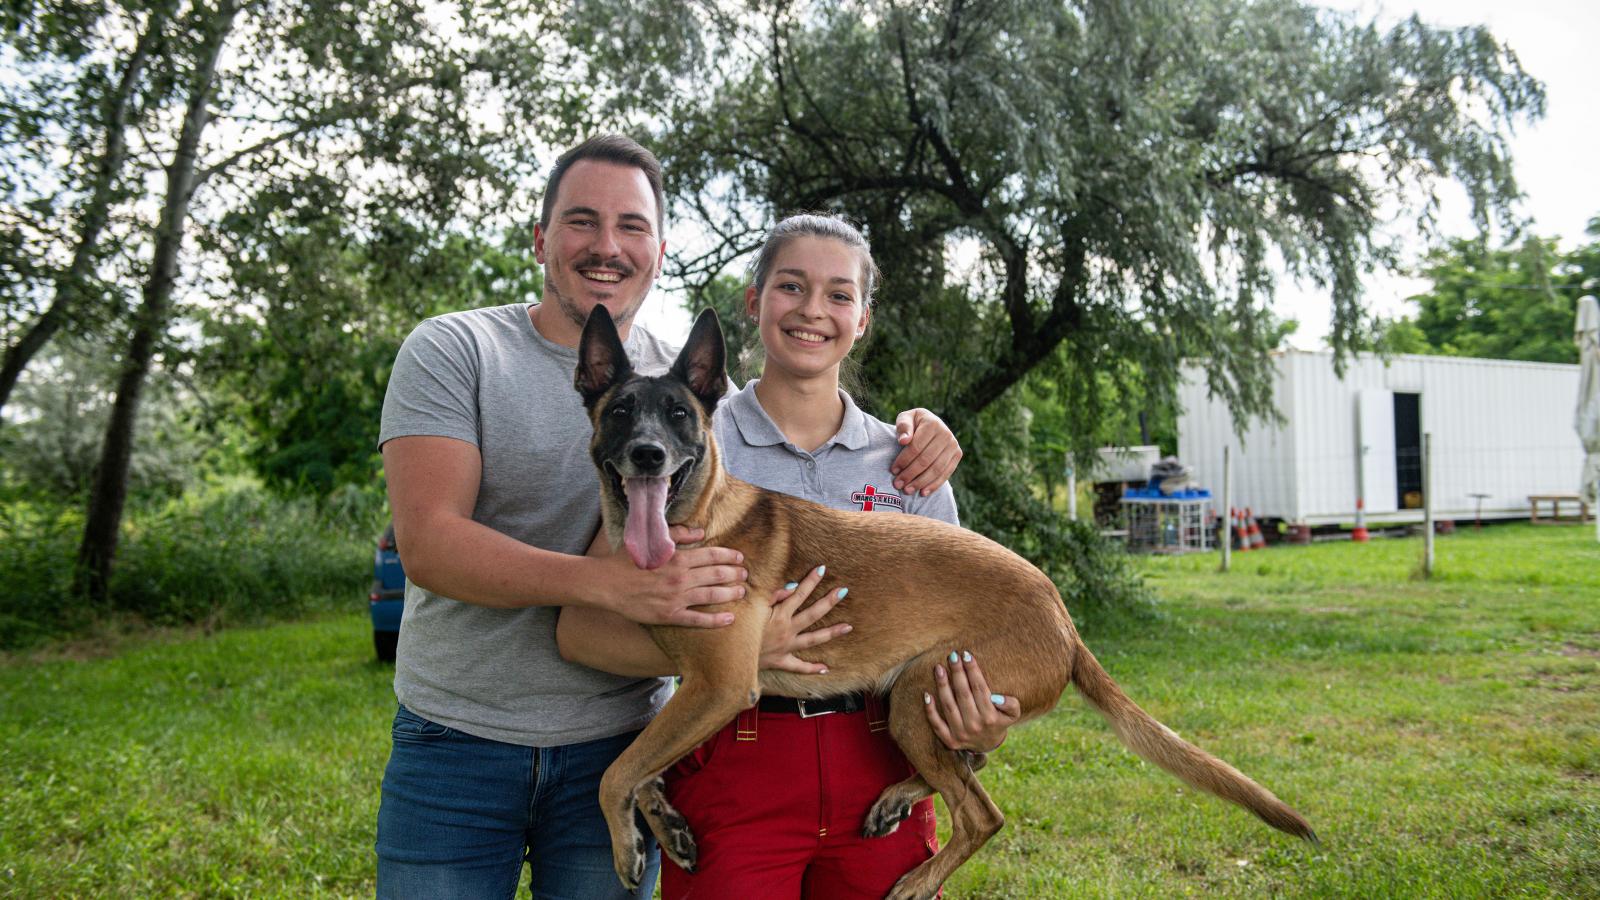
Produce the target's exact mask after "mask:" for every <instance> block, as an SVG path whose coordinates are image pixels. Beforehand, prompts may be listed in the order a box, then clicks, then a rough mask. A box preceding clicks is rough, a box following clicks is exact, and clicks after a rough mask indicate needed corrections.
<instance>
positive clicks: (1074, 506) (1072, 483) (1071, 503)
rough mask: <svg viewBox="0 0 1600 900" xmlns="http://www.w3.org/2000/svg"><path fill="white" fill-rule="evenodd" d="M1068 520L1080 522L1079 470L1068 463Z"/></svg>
mask: <svg viewBox="0 0 1600 900" xmlns="http://www.w3.org/2000/svg"><path fill="white" fill-rule="evenodd" d="M1067 518H1068V519H1071V520H1072V521H1074V522H1076V521H1078V470H1077V469H1076V468H1074V467H1073V465H1072V463H1071V462H1068V463H1067Z"/></svg>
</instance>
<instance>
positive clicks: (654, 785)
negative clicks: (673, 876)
mask: <svg viewBox="0 0 1600 900" xmlns="http://www.w3.org/2000/svg"><path fill="white" fill-rule="evenodd" d="M638 801H639V811H640V812H642V813H643V814H644V817H645V821H647V822H649V823H650V827H651V829H652V830H653V831H655V833H656V837H657V839H659V840H660V842H661V852H662V853H665V854H666V855H667V858H668V859H670V860H672V861H673V862H674V863H675V864H677V866H678V868H680V869H683V870H684V871H685V872H689V873H693V872H694V867H695V863H696V862H697V861H698V859H699V849H698V848H697V847H696V846H695V841H694V832H693V831H691V830H690V829H689V821H688V820H687V819H685V818H684V817H683V814H682V813H680V812H678V810H677V809H676V808H675V807H673V805H672V804H671V803H670V802H669V801H668V800H667V789H666V782H664V781H662V780H661V779H660V778H655V779H653V780H651V781H648V782H645V784H643V785H642V786H640V788H639V793H638Z"/></svg>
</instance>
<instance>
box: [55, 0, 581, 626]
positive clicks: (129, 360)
mask: <svg viewBox="0 0 1600 900" xmlns="http://www.w3.org/2000/svg"><path fill="white" fill-rule="evenodd" d="M449 12H454V13H456V14H457V15H458V16H459V19H457V20H456V21H454V22H448V23H447V26H446V27H439V26H436V24H435V21H436V19H437V18H438V17H446V18H447V16H446V13H449ZM486 13H492V14H502V15H504V16H506V18H507V19H509V20H511V21H510V22H504V21H501V20H500V19H498V18H496V17H495V16H494V15H486ZM530 15H531V13H530V12H529V10H527V9H526V8H524V7H522V6H521V4H519V3H517V2H515V0H510V2H503V3H499V2H497V3H494V4H492V5H487V6H485V7H483V8H479V7H478V6H477V5H476V4H474V3H472V2H470V0H468V2H463V3H460V4H458V5H456V6H454V7H452V8H450V9H449V10H444V9H437V8H433V7H430V6H428V5H426V4H423V3H420V2H410V0H386V2H358V3H346V4H339V5H332V6H330V5H328V4H326V3H323V2H321V0H290V2H287V3H277V2H273V0H215V5H207V4H206V3H204V2H197V3H194V4H192V5H190V6H188V7H186V8H185V9H184V10H183V15H182V16H181V17H180V19H179V21H177V22H176V23H175V27H174V29H173V33H174V35H176V36H177V37H175V38H174V40H173V42H172V46H171V48H170V54H169V56H168V58H167V59H168V63H169V65H170V67H171V71H172V72H173V73H174V76H173V77H174V80H175V84H176V85H177V86H176V88H175V89H174V97H175V102H176V103H178V106H177V107H176V108H169V109H164V110H158V111H155V112H152V113H150V114H149V117H148V118H149V120H148V121H147V122H146V123H145V124H146V125H147V126H151V131H152V133H153V137H152V139H151V140H150V142H149V146H148V147H147V149H148V150H149V151H150V152H153V153H157V154H159V155H160V156H161V157H162V158H163V159H164V160H165V165H164V170H165V175H166V178H165V182H164V184H163V191H164V193H162V194H161V195H160V196H159V197H148V198H142V199H144V200H146V201H147V203H153V202H156V201H159V204H158V205H159V209H160V215H159V218H158V220H157V221H156V222H154V223H151V224H150V225H149V226H148V231H143V230H136V231H135V234H144V235H146V236H147V238H148V241H149V247H150V258H149V262H148V264H146V265H143V266H141V271H140V275H139V277H140V280H141V281H142V285H141V289H140V292H139V293H140V297H139V303H138V305H137V310H136V311H135V313H134V314H133V315H132V317H131V324H130V327H129V329H128V335H127V337H126V342H125V344H123V345H122V347H121V348H119V349H120V351H121V359H122V376H121V378H120V380H119V382H118V385H117V390H116V399H115V402H114V403H113V406H112V414H111V417H110V420H109V422H108V425H107V429H106V437H105V441H104V444H103V449H102V453H101V458H100V463H99V465H98V466H97V467H96V473H95V482H94V487H93V489H92V490H91V493H90V497H89V510H88V515H87V519H86V523H85V528H84V536H83V542H82V544H81V546H80V551H79V567H78V578H77V588H78V589H79V590H80V591H82V592H85V593H87V594H88V595H89V596H91V597H94V598H97V599H98V598H103V597H104V594H105V590H106V585H107V584H108V583H109V573H110V567H111V564H112V560H113V558H114V556H115V551H116V544H117V535H118V528H119V524H120V521H121V516H122V507H123V504H124V501H125V496H126V490H127V485H126V476H127V471H128V460H129V457H130V453H131V448H132V445H133V443H134V441H135V439H136V435H135V432H134V423H135V422H136V421H137V415H138V408H139V405H140V402H141V395H142V392H143V390H144V386H145V383H146V381H147V379H148V378H149V376H150V374H151V372H152V370H153V369H154V368H155V367H156V366H157V365H158V364H159V363H160V362H161V361H162V359H163V358H165V359H166V360H167V361H168V362H171V361H172V360H173V359H174V358H176V357H181V356H182V354H181V353H180V352H177V351H178V349H179V347H180V344H179V342H177V341H174V340H173V336H172V334H171V330H172V325H173V323H174V321H175V320H176V319H177V318H178V315H179V313H180V311H181V310H182V308H183V307H182V302H183V300H184V298H183V297H182V296H180V293H179V291H180V287H187V288H189V289H190V290H191V291H192V290H193V289H194V288H196V287H199V286H201V285H204V284H205V282H206V280H207V279H205V278H204V277H195V278H193V279H192V280H191V281H190V282H189V283H188V284H186V285H185V284H180V282H182V281H183V271H182V265H181V263H182V257H183V254H184V245H185V241H186V238H188V237H189V236H190V233H191V232H192V231H195V230H200V229H197V228H196V224H195V223H194V222H193V221H192V219H191V216H190V210H191V208H192V206H193V205H194V203H195V202H196V201H195V198H196V196H197V192H199V191H201V189H203V188H209V190H210V193H208V194H207V195H206V196H205V197H204V199H203V201H202V202H201V203H200V208H201V209H203V210H206V211H208V212H213V213H214V212H215V211H216V210H217V209H219V208H220V209H223V210H226V209H228V208H229V205H230V203H231V202H234V201H236V200H238V199H239V198H241V197H249V196H251V195H253V194H256V193H258V192H262V191H266V192H273V191H276V192H278V193H287V194H296V192H297V191H296V189H297V188H299V187H300V186H303V185H312V186H314V189H315V191H317V192H319V193H318V195H317V197H316V198H315V202H316V203H317V204H321V206H320V207H319V208H322V209H325V210H326V209H333V210H337V211H339V212H340V213H341V214H343V215H344V216H345V217H346V218H347V219H348V220H349V221H350V223H351V225H350V227H352V228H354V229H356V230H357V231H360V230H363V229H375V228H377V227H378V226H379V224H381V223H383V222H385V221H399V222H401V223H403V224H405V225H406V226H407V229H405V230H401V231H397V232H394V233H399V234H408V235H428V236H429V237H428V240H429V241H431V240H432V239H433V238H432V236H433V235H436V234H439V233H442V232H444V231H446V230H448V226H449V225H450V224H451V223H452V222H455V221H457V220H462V219H467V218H481V217H484V216H486V215H490V214H491V212H492V214H499V213H500V212H502V211H508V210H514V209H515V208H516V205H517V204H507V205H496V204H497V202H498V201H499V200H500V199H503V195H504V194H505V193H506V191H505V189H504V188H505V186H506V185H507V183H508V182H509V180H510V179H511V178H512V177H514V176H515V174H516V173H518V172H519V171H520V169H521V167H523V166H525V165H526V163H527V162H528V160H529V158H530V157H531V148H530V147H529V145H528V142H527V140H526V138H525V135H526V133H527V132H528V130H529V128H530V125H531V124H532V123H535V122H538V121H540V117H541V116H543V115H545V113H544V112H543V109H544V108H546V107H547V106H548V107H552V108H554V109H555V110H556V111H558V112H560V113H562V114H568V113H569V112H570V110H569V109H567V107H566V106H564V105H563V104H565V103H569V102H570V97H571V96H572V94H573V93H574V92H567V95H566V96H563V95H562V94H561V93H560V92H548V93H547V92H544V91H542V90H541V86H542V84H543V82H542V81H541V80H540V78H541V72H542V71H543V70H542V69H541V68H540V67H541V65H542V63H541V59H542V57H541V56H540V55H539V54H537V53H534V52H533V51H532V48H531V40H532V37H531V36H530V35H532V34H536V33H537V32H536V30H534V31H528V30H523V29H522V28H521V27H508V26H521V25H530V26H532V25H537V22H535V21H532V20H530V18H529V17H530ZM579 93H581V92H579ZM485 107H487V108H489V109H492V111H493V113H494V115H482V114H481V111H482V110H483V109H484V108H485ZM219 121H225V122H227V124H228V125H229V126H230V127H228V128H227V129H217V128H213V127H212V126H213V124H214V123H216V122H219ZM164 127H165V128H166V130H162V129H163V128H164ZM219 132H220V133H219ZM298 196H299V199H301V200H303V199H305V197H306V195H305V194H303V193H301V194H299V195H298ZM480 203H481V204H482V205H481V206H480V205H477V204H480ZM133 205H134V206H135V208H136V209H137V207H138V204H133ZM262 224H263V225H266V224H267V223H262ZM412 249H413V250H416V249H417V248H416V247H413V248H412ZM214 262H215V263H217V264H216V266H215V267H216V268H218V269H225V268H226V266H225V264H222V263H220V261H214ZM217 293H218V294H220V295H221V296H213V297H211V298H208V299H209V300H210V301H211V303H212V304H226V303H227V302H229V300H230V299H231V291H229V290H228V289H226V288H223V289H222V290H220V291H218V292H217ZM188 309H190V310H192V311H194V312H195V313H196V314H197V315H196V318H198V319H204V318H205V316H206V313H205V311H204V310H205V306H204V305H202V304H199V303H195V304H192V305H190V306H188ZM115 343H120V342H115Z"/></svg>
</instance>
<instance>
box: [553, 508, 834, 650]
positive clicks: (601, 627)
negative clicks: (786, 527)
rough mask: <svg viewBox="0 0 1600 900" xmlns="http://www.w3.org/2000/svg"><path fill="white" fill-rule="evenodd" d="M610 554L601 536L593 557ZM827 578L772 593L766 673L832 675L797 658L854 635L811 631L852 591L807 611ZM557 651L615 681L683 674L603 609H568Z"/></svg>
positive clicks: (645, 637)
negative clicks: (615, 677) (809, 600)
mask: <svg viewBox="0 0 1600 900" xmlns="http://www.w3.org/2000/svg"><path fill="white" fill-rule="evenodd" d="M610 552H611V548H610V547H609V546H607V545H606V544H605V542H604V539H603V538H602V537H600V536H598V535H596V537H595V540H594V543H593V544H591V545H590V547H589V554H590V555H591V556H593V555H595V554H597V553H598V554H606V553H610ZM617 555H619V556H620V555H622V554H617ZM823 574H824V569H823V568H822V567H818V568H815V569H812V570H811V571H810V572H809V573H807V574H806V577H805V578H803V579H801V580H800V582H799V583H798V584H795V583H793V582H791V583H790V585H785V586H784V587H783V588H782V589H780V590H778V591H775V592H774V593H773V595H772V607H773V609H772V615H771V616H769V617H768V619H767V628H766V633H765V634H764V635H763V636H762V642H761V668H763V669H781V670H783V671H786V672H797V673H800V674H817V673H821V672H826V671H827V670H826V669H824V668H823V667H822V666H820V665H817V664H815V663H808V662H806V661H805V660H803V659H800V658H799V657H797V656H795V651H797V650H806V649H808V648H811V647H815V646H817V645H818V644H822V643H826V642H827V641H830V640H832V639H834V638H835V637H837V636H839V635H841V634H845V633H846V632H848V631H849V630H850V626H849V625H846V624H835V625H830V626H828V627H827V628H818V629H815V630H809V629H811V626H812V625H815V624H816V623H817V622H818V620H820V619H821V618H822V617H823V616H825V615H827V614H828V612H829V611H830V610H832V609H833V608H834V606H836V605H838V603H839V601H840V600H843V599H844V596H845V594H846V593H847V590H837V591H829V592H828V594H827V595H826V596H822V597H818V598H816V599H815V600H814V601H813V602H812V603H811V604H810V605H809V606H806V607H804V608H803V609H802V608H801V606H802V604H803V603H804V602H805V601H806V599H807V598H809V597H811V593H812V591H815V590H816V588H817V585H818V584H819V583H821V581H822V576H823ZM556 647H557V649H558V650H560V652H561V658H562V659H564V660H566V661H567V662H575V663H581V664H583V665H586V666H588V667H590V668H591V669H599V670H600V671H602V672H610V673H611V674H613V675H626V676H629V677H633V678H650V677H656V676H662V675H676V674H678V669H677V666H676V665H675V664H674V663H673V662H672V660H671V659H670V658H668V657H667V655H666V654H665V653H663V652H662V651H661V648H660V647H659V646H657V644H656V642H655V641H654V640H652V639H651V638H650V633H649V632H648V631H646V630H645V629H644V627H643V626H641V625H639V624H638V623H637V622H630V621H628V620H627V619H624V618H623V617H622V616H620V615H617V614H616V613H613V612H610V611H607V610H603V609H595V608H592V607H581V606H567V607H563V608H562V610H561V617H560V618H559V619H557V620H556Z"/></svg>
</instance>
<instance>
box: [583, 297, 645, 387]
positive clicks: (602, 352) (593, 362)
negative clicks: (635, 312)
mask: <svg viewBox="0 0 1600 900" xmlns="http://www.w3.org/2000/svg"><path fill="white" fill-rule="evenodd" d="M632 374H633V366H632V365H631V364H630V363H629V362H628V351H626V350H624V349H622V338H620V337H618V336H617V326H616V323H615V322H612V321H611V311H610V310H608V309H606V308H605V307H604V306H600V305H598V304H596V305H595V308H594V310H593V311H592V312H590V313H589V321H588V322H586V323H584V326H583V337H581V338H579V339H578V374H577V377H576V378H574V379H573V384H574V385H575V386H576V387H577V388H578V393H580V394H582V395H583V405H584V406H586V407H592V406H594V404H595V401H597V400H599V399H600V397H601V396H602V395H604V394H605V392H606V391H608V390H611V386H612V385H614V384H616V383H617V382H619V381H622V380H623V379H624V378H627V377H628V376H629V375H632Z"/></svg>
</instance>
